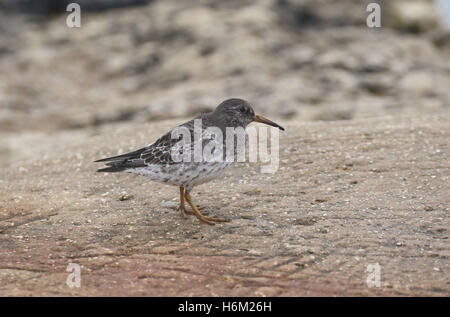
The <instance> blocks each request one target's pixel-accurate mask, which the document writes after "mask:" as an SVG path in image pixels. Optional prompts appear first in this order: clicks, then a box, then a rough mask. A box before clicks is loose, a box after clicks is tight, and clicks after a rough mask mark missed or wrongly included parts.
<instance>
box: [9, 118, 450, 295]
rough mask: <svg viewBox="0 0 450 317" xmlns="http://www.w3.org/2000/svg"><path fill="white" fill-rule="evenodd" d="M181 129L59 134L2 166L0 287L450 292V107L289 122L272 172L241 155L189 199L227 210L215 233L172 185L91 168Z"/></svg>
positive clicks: (12, 291)
mask: <svg viewBox="0 0 450 317" xmlns="http://www.w3.org/2000/svg"><path fill="white" fill-rule="evenodd" d="M179 122H180V121H179V120H172V121H164V122H159V123H152V124H140V125H126V124H123V125H119V126H118V125H114V126H112V125H104V126H102V127H100V128H99V129H97V130H92V129H91V130H85V131H83V132H73V134H74V135H70V134H67V135H66V136H61V135H56V136H54V137H52V136H48V137H47V138H42V140H43V141H44V140H45V142H47V143H46V144H40V145H39V148H41V149H42V148H45V149H46V153H39V152H37V153H36V154H35V155H34V156H31V155H30V156H27V157H25V158H24V159H23V160H20V159H17V160H16V161H15V162H14V163H12V164H11V165H10V166H9V167H8V169H4V170H2V171H1V179H0V192H1V197H0V295H1V296H14V295H25V296H28V295H30V296H31V295H45V296H53V295H102V296H105V295H119V296H124V295H150V296H169V295H174V296H191V295H197V296H203V295H208V296H216V295H224V296H241V295H246V296H271V295H273V296H309V295H331V296H335V295H336V296H341V295H364V296H366V295H367V296H373V295H393V296H397V295H431V296H449V295H450V284H449V278H448V277H449V274H448V272H449V260H448V257H449V254H450V247H449V240H448V235H449V232H448V229H449V227H450V226H449V217H448V213H449V206H450V195H449V193H450V186H449V181H450V179H449V178H450V163H449V139H450V116H449V115H448V114H441V115H427V116H422V117H414V118H392V117H383V118H377V119H360V120H355V121H340V122H331V123H330V122H315V123H301V124H299V123H294V122H284V123H286V128H287V131H286V133H282V134H280V168H279V170H278V172H277V173H276V174H273V175H272V174H261V173H259V165H258V164H252V165H248V164H242V165H244V166H240V167H237V168H235V169H233V170H231V171H230V172H229V173H228V174H227V177H226V178H225V179H224V180H218V181H215V182H212V183H209V184H207V185H203V186H200V187H198V188H197V190H196V191H195V192H194V194H193V198H194V201H196V202H197V203H198V204H199V205H201V206H204V207H205V210H206V211H209V212H210V213H213V214H215V215H218V216H221V217H229V218H231V219H232V221H231V222H230V223H224V224H218V225H216V226H208V225H205V224H202V223H200V222H199V221H197V220H196V219H195V218H192V217H191V218H187V219H183V218H182V217H181V216H180V214H179V213H178V211H176V210H175V206H176V199H177V197H178V191H177V188H175V187H169V186H162V185H159V184H157V183H153V182H147V181H146V179H145V178H143V177H140V176H136V175H130V174H97V173H95V170H96V168H97V167H98V166H97V165H96V164H94V163H92V161H93V160H94V159H97V158H101V157H103V156H104V155H113V154H116V153H117V152H120V151H125V150H129V149H132V148H135V147H138V146H142V145H145V144H147V143H148V142H150V141H151V140H152V139H154V138H155V137H157V136H158V135H160V134H161V133H162V132H164V131H166V130H167V129H168V128H169V127H172V126H174V125H175V124H177V123H179ZM281 123H283V122H281ZM44 154H45V155H44ZM69 263H78V264H80V265H82V271H81V273H82V276H81V279H82V280H81V283H82V285H81V288H73V289H71V288H69V287H68V286H67V285H66V283H65V281H66V278H67V275H68V273H67V272H66V267H67V265H68V264H69ZM370 263H379V264H380V266H381V287H380V288H368V287H367V285H366V278H367V274H368V273H367V272H366V268H367V265H368V264H370Z"/></svg>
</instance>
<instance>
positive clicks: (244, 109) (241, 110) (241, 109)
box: [239, 107, 247, 113]
mask: <svg viewBox="0 0 450 317" xmlns="http://www.w3.org/2000/svg"><path fill="white" fill-rule="evenodd" d="M239 111H240V112H242V113H245V112H247V109H246V108H245V107H240V108H239Z"/></svg>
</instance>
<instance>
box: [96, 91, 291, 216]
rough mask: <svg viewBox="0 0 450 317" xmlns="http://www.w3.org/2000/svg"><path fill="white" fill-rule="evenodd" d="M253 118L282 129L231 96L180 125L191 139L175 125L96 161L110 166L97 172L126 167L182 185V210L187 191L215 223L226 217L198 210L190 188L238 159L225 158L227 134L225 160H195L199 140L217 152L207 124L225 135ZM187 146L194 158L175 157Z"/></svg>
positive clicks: (152, 178) (138, 172) (120, 169)
mask: <svg viewBox="0 0 450 317" xmlns="http://www.w3.org/2000/svg"><path fill="white" fill-rule="evenodd" d="M255 116H256V117H258V120H256V119H255V118H256V117H255ZM196 119H201V125H202V126H201V137H198V136H197V137H196V138H195V133H194V127H195V123H196V122H200V121H196ZM259 120H265V121H259ZM252 121H259V122H263V123H267V124H270V125H273V126H277V127H279V128H280V129H283V128H282V127H280V126H278V125H277V124H275V123H273V122H271V121H269V120H267V119H265V118H263V117H260V116H257V115H255V113H254V111H253V109H252V108H251V106H250V105H249V104H248V103H247V102H246V101H244V100H242V99H228V100H225V101H224V102H222V103H221V104H220V105H219V106H218V107H217V108H216V109H215V111H213V112H210V113H207V114H202V115H200V116H198V117H196V118H194V119H192V120H190V121H187V122H185V123H183V124H182V125H180V126H178V127H177V128H180V127H182V128H187V129H188V130H189V132H190V135H191V139H190V140H187V141H186V140H185V139H183V137H182V136H181V135H180V136H179V137H178V138H173V137H172V131H173V129H172V130H171V131H169V132H167V133H166V134H164V135H163V136H161V137H160V138H159V139H158V140H156V141H155V142H154V143H151V144H149V145H147V146H145V147H143V148H141V149H138V150H136V151H133V152H129V153H126V154H122V155H119V156H114V157H109V158H105V159H101V160H98V161H96V162H107V163H106V165H107V166H108V167H106V168H103V169H99V170H98V172H120V171H124V172H129V173H135V174H140V175H144V176H147V177H149V178H150V179H151V180H153V181H156V182H160V183H165V184H170V185H174V186H179V187H180V190H181V195H182V196H183V197H182V196H180V198H181V200H182V202H181V203H182V204H180V210H181V212H182V213H183V214H184V213H185V210H184V203H183V198H184V195H186V199H187V200H188V202H189V204H190V205H191V207H192V208H193V209H194V213H195V215H196V216H197V217H198V218H199V219H200V220H202V221H204V222H207V223H209V224H213V223H212V221H224V220H223V219H219V218H214V217H205V216H203V215H201V214H200V213H199V212H198V210H196V208H195V206H193V205H192V203H191V201H190V196H189V192H190V191H191V190H192V188H193V187H195V186H197V185H200V184H203V183H206V182H209V181H211V180H213V179H215V178H218V177H220V176H221V175H222V173H223V172H224V170H225V169H226V168H227V167H229V166H230V165H232V164H233V162H235V161H236V160H235V159H234V160H233V162H231V161H227V160H226V159H225V154H226V153H227V148H226V146H227V142H226V138H225V137H223V140H222V144H223V147H222V153H223V156H224V157H223V159H222V160H219V161H204V160H202V161H196V160H195V159H194V152H195V147H196V142H202V148H203V147H204V146H205V145H206V144H210V145H211V144H212V145H213V149H214V150H213V151H212V152H213V153H215V151H216V150H217V149H218V148H219V146H217V147H216V145H219V144H214V143H211V142H219V141H216V140H215V138H212V137H211V136H210V135H207V134H205V131H206V129H207V128H208V127H217V128H219V129H220V130H221V131H222V135H223V136H225V135H226V128H227V127H232V128H238V127H242V128H245V127H246V126H247V125H248V124H249V123H250V122H252ZM236 144H237V142H235V143H234V148H233V151H232V153H233V156H234V158H236V155H237V153H238V151H239V150H241V149H238V148H237V147H236ZM186 147H188V148H190V154H191V160H190V161H188V162H186V161H185V160H182V161H178V160H174V158H173V156H172V153H173V151H174V150H176V151H178V153H180V155H182V154H183V150H184V149H186ZM187 153H189V152H187Z"/></svg>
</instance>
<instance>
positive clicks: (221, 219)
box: [203, 216, 230, 222]
mask: <svg viewBox="0 0 450 317" xmlns="http://www.w3.org/2000/svg"><path fill="white" fill-rule="evenodd" d="M203 218H205V219H206V220H209V221H214V222H230V219H225V218H219V217H214V216H213V217H208V216H203Z"/></svg>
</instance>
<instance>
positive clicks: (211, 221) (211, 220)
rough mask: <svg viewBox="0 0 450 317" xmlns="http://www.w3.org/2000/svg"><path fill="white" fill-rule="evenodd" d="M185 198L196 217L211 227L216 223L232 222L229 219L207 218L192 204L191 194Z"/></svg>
mask: <svg viewBox="0 0 450 317" xmlns="http://www.w3.org/2000/svg"><path fill="white" fill-rule="evenodd" d="M184 197H185V198H186V201H187V202H188V204H189V206H191V208H192V210H193V212H194V214H195V216H196V217H197V218H198V219H199V220H200V221H203V222H205V223H207V224H209V225H214V222H228V221H230V220H228V219H222V218H217V217H207V216H204V215H202V213H201V212H200V211H199V210H198V209H197V207H195V205H194V203H193V202H192V199H191V195H190V194H189V193H185V194H184Z"/></svg>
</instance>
